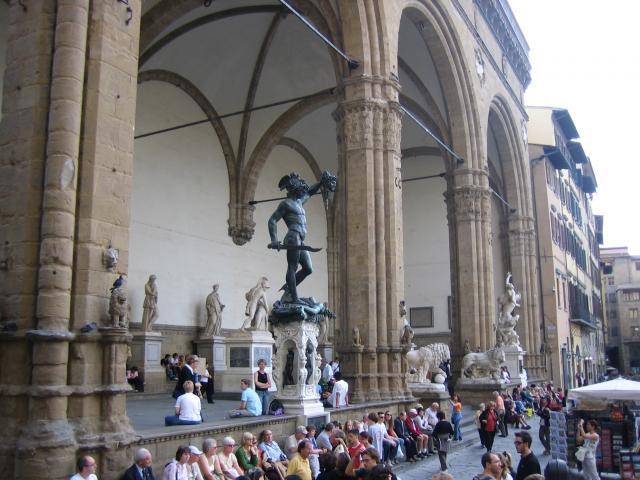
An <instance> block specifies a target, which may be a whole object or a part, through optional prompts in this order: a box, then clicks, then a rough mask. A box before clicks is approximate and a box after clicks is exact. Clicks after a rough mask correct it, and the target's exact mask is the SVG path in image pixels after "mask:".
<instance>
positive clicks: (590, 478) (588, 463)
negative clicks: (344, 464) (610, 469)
mask: <svg viewBox="0 0 640 480" xmlns="http://www.w3.org/2000/svg"><path fill="white" fill-rule="evenodd" d="M597 430H598V422H596V421H595V420H589V421H588V422H587V431H586V432H585V431H584V420H583V419H582V418H581V419H580V420H579V421H578V442H582V447H583V448H584V449H585V450H586V452H585V455H584V460H583V461H582V473H583V474H584V478H586V479H587V480H598V479H599V478H600V477H599V476H598V469H597V468H596V449H597V448H598V443H599V442H600V435H598V432H597Z"/></svg>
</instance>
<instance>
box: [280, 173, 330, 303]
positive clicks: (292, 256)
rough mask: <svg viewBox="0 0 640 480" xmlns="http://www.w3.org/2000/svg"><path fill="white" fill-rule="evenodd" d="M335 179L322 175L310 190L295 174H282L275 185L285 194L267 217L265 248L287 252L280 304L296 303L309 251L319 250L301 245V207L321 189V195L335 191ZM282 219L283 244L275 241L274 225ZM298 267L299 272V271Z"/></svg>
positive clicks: (303, 218) (304, 232)
mask: <svg viewBox="0 0 640 480" xmlns="http://www.w3.org/2000/svg"><path fill="white" fill-rule="evenodd" d="M336 182H337V180H336V177H335V176H333V175H331V174H330V173H329V172H324V173H323V174H322V177H321V178H320V181H319V182H318V183H316V184H314V185H312V186H311V187H310V186H309V185H308V184H307V182H305V181H304V180H303V179H302V178H300V176H299V175H298V174H297V173H294V172H292V173H290V174H289V175H285V176H284V177H282V178H281V179H280V182H278V188H280V190H285V189H286V191H287V198H285V199H284V200H283V201H282V202H280V204H279V205H278V207H277V208H276V211H275V212H273V214H272V215H271V218H269V224H268V227H269V236H270V237H271V243H269V245H268V248H271V249H274V250H278V251H280V250H286V252H287V273H286V276H285V278H286V282H285V285H284V286H283V287H282V289H283V290H284V291H285V293H284V295H283V297H282V299H281V301H282V302H285V303H298V302H299V301H300V299H299V297H298V285H299V284H300V283H302V281H303V280H304V279H305V278H307V276H309V275H310V274H311V272H312V266H311V255H309V252H310V251H311V252H313V251H318V249H315V248H313V247H309V246H308V245H305V244H304V240H305V237H306V235H307V218H306V214H305V211H304V204H305V203H306V202H307V200H309V198H310V197H311V196H312V195H315V194H316V193H317V192H318V191H319V190H320V189H322V190H323V191H324V192H326V191H330V192H334V191H335V189H336ZM280 220H284V223H285V224H286V226H287V233H286V235H285V236H284V239H283V241H282V243H280V242H279V241H278V234H277V223H278V221H280ZM298 266H300V270H298Z"/></svg>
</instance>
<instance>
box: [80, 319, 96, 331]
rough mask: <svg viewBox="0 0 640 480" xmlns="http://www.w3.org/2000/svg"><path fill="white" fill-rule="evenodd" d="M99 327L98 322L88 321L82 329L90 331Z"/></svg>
mask: <svg viewBox="0 0 640 480" xmlns="http://www.w3.org/2000/svg"><path fill="white" fill-rule="evenodd" d="M97 328H98V325H97V324H96V322H91V323H87V324H86V325H85V326H84V327H82V328H81V329H80V332H81V333H90V332H93V331H94V330H96V329H97Z"/></svg>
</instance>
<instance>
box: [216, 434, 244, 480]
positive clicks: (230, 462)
mask: <svg viewBox="0 0 640 480" xmlns="http://www.w3.org/2000/svg"><path fill="white" fill-rule="evenodd" d="M222 445H223V447H222V452H219V453H218V460H220V468H221V469H222V473H223V475H224V478H226V479H228V480H235V479H236V478H238V477H239V476H240V475H244V470H242V467H241V466H240V465H239V464H238V458H237V457H236V456H235V455H234V453H233V447H235V446H236V442H235V440H234V439H233V438H231V437H224V440H222Z"/></svg>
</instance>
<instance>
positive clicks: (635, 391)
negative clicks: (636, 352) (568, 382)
mask: <svg viewBox="0 0 640 480" xmlns="http://www.w3.org/2000/svg"><path fill="white" fill-rule="evenodd" d="M569 400H583V401H589V400H600V401H607V400H611V401H618V400H633V401H636V402H640V382H634V381H632V380H626V379H624V378H616V379H614V380H609V381H608V382H602V383H594V384H593V385H587V386H586V387H580V388H574V389H571V390H569Z"/></svg>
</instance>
